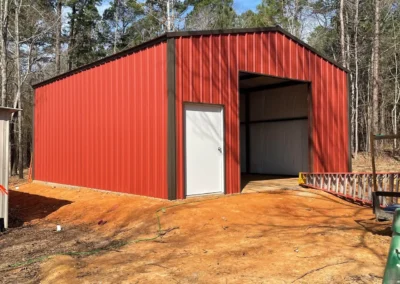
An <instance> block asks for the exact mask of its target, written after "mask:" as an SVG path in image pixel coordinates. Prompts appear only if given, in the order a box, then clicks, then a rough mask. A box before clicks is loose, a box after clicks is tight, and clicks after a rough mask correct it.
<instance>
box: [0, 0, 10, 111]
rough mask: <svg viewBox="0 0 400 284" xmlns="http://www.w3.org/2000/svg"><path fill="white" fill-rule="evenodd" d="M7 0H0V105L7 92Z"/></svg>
mask: <svg viewBox="0 0 400 284" xmlns="http://www.w3.org/2000/svg"><path fill="white" fill-rule="evenodd" d="M8 13H9V0H0V31H1V44H0V52H1V56H0V57H1V58H0V68H1V105H2V106H5V105H6V95H7V94H6V93H7V29H8Z"/></svg>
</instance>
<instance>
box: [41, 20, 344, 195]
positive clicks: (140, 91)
mask: <svg viewBox="0 0 400 284" xmlns="http://www.w3.org/2000/svg"><path fill="white" fill-rule="evenodd" d="M347 84H348V77H347V70H345V69H344V68H343V67H341V66H339V65H338V64H336V63H335V62H333V61H331V60H329V59H327V58H324V57H323V56H321V55H320V54H319V53H318V52H317V51H315V50H314V49H313V48H311V47H310V46H308V45H307V44H305V43H304V42H302V41H300V40H299V39H297V38H295V37H294V36H292V35H290V34H289V33H287V32H286V31H284V30H282V29H281V28H279V27H272V28H257V29H238V30H223V31H196V32H174V33H167V34H165V35H163V36H160V37H158V38H156V39H154V40H152V41H149V42H146V43H144V44H141V45H139V46H137V47H134V48H131V49H129V50H126V51H123V52H121V53H118V54H115V55H113V56H110V57H107V58H104V59H102V60H100V61H97V62H94V63H92V64H89V65H86V66H82V67H80V68H78V69H76V70H73V71H70V72H67V73H64V74H61V75H59V76H57V77H54V78H51V79H48V80H46V81H43V82H41V83H38V84H36V85H34V88H35V114H34V164H33V169H34V179H36V180H41V181H48V182H54V183H60V184H67V185H76V186H82V187H89V188H96V189H102V190H110V191H117V192H125V193H132V194H138V195H145V196H152V197H158V198H168V199H180V198H185V197H186V196H190V195H197V194H207V193H227V194H231V193H239V192H240V190H241V187H240V179H241V173H257V174H280V175H293V174H295V173H296V172H298V171H314V172H327V171H331V172H332V171H340V172H347V171H351V158H350V146H349V145H350V134H349V133H350V125H349V105H350V103H349V95H348V91H349V89H348V85H347Z"/></svg>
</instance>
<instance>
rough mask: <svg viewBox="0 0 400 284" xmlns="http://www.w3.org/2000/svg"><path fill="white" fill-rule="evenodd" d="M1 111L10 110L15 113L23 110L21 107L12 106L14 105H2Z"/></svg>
mask: <svg viewBox="0 0 400 284" xmlns="http://www.w3.org/2000/svg"><path fill="white" fill-rule="evenodd" d="M0 111H8V112H9V113H14V112H17V111H22V109H20V108H12V107H2V106H0Z"/></svg>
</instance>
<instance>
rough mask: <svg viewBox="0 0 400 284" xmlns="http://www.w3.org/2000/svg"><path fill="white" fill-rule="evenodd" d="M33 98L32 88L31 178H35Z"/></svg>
mask: <svg viewBox="0 0 400 284" xmlns="http://www.w3.org/2000/svg"><path fill="white" fill-rule="evenodd" d="M35 99H36V90H33V105H32V142H31V147H32V149H31V163H32V164H31V167H32V172H31V179H32V180H35Z"/></svg>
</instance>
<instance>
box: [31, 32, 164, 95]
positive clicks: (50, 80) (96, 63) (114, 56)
mask: <svg viewBox="0 0 400 284" xmlns="http://www.w3.org/2000/svg"><path fill="white" fill-rule="evenodd" d="M166 40H167V34H165V33H164V34H162V35H160V36H158V37H156V38H153V39H151V40H149V41H146V42H144V43H141V44H139V45H136V46H134V47H130V48H128V49H125V50H122V51H120V52H118V53H115V54H112V55H109V56H106V57H103V58H101V59H99V60H96V61H94V62H92V63H89V64H86V65H82V66H80V67H78V68H75V69H73V70H70V71H67V72H65V73H62V74H59V75H56V76H53V77H50V78H48V79H46V80H43V81H41V82H38V83H35V84H32V88H34V89H36V88H39V87H42V86H44V85H47V84H50V83H53V82H55V81H58V80H61V79H64V78H66V77H69V76H71V75H74V74H77V73H80V72H82V71H85V70H88V69H91V68H93V67H96V66H99V65H103V64H105V63H108V62H111V61H114V60H117V59H119V58H121V57H125V56H128V55H130V54H132V53H135V52H138V51H140V50H143V49H146V48H148V47H151V46H153V45H156V44H158V43H160V42H163V41H166Z"/></svg>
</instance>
